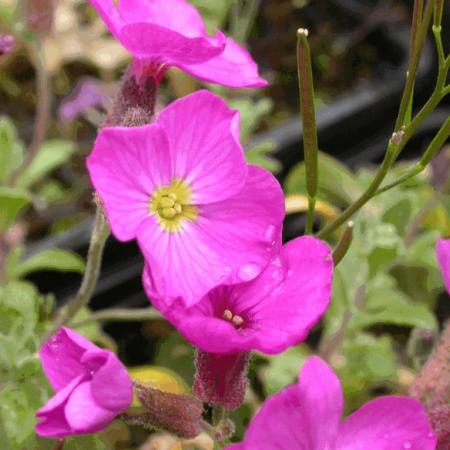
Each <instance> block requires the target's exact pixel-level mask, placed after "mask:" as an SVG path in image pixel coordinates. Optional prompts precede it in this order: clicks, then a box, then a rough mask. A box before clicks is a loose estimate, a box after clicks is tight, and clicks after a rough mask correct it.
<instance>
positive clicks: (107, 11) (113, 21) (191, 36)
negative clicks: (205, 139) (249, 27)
mask: <svg viewBox="0 0 450 450" xmlns="http://www.w3.org/2000/svg"><path fill="white" fill-rule="evenodd" d="M89 2H90V4H91V5H92V6H93V7H94V8H95V9H96V10H97V11H98V13H99V14H100V16H101V17H102V19H103V20H104V21H105V23H106V25H107V26H108V28H109V30H110V31H111V33H112V34H113V35H114V36H115V38H116V39H117V40H119V41H120V42H121V44H122V45H123V46H124V47H125V48H126V49H127V50H128V51H129V52H130V53H131V54H132V55H133V69H134V72H135V75H136V77H137V78H138V80H143V79H145V78H147V77H149V76H151V77H153V78H154V79H155V80H156V81H157V82H159V80H160V79H161V78H162V76H163V75H164V73H165V72H166V70H167V68H168V67H170V66H176V67H178V68H180V69H182V70H184V71H185V72H187V73H189V74H191V75H193V76H194V77H197V78H199V79H201V80H203V81H207V82H210V83H218V84H222V85H224V86H230V87H262V86H266V85H267V82H266V81H265V80H263V79H262V78H260V77H259V75H258V67H257V65H256V64H255V62H254V61H253V59H252V57H251V56H250V54H249V53H248V52H247V51H246V50H245V49H243V48H242V47H240V46H239V45H238V44H237V43H236V42H234V41H233V40H232V39H230V38H227V37H226V36H224V35H223V34H222V33H221V32H220V31H217V32H216V35H215V36H214V37H210V36H208V35H207V33H206V29H205V25H204V23H203V20H202V18H201V16H200V14H199V13H198V11H197V10H196V9H195V8H194V7H193V6H192V5H190V4H189V3H188V2H187V1H186V0H121V1H120V2H119V6H118V7H116V6H115V4H114V1H113V0H89Z"/></svg>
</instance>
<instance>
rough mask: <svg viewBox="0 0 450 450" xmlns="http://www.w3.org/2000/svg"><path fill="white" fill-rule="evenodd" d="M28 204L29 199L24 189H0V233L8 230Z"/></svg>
mask: <svg viewBox="0 0 450 450" xmlns="http://www.w3.org/2000/svg"><path fill="white" fill-rule="evenodd" d="M30 203H31V197H30V195H29V193H28V192H27V191H25V190H24V189H17V188H8V187H0V231H5V230H6V229H7V228H9V227H10V226H11V225H12V224H13V223H14V221H15V219H16V217H17V215H18V214H19V213H20V212H21V211H22V210H23V209H24V208H25V207H26V206H28V205H29V204H30Z"/></svg>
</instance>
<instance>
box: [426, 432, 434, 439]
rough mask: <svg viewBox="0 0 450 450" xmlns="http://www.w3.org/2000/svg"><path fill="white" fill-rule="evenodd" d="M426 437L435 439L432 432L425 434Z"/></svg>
mask: <svg viewBox="0 0 450 450" xmlns="http://www.w3.org/2000/svg"><path fill="white" fill-rule="evenodd" d="M427 437H428V438H429V439H434V438H435V436H434V433H433V432H432V431H430V432H429V433H428V434H427Z"/></svg>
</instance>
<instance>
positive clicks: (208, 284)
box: [87, 91, 284, 305]
mask: <svg viewBox="0 0 450 450" xmlns="http://www.w3.org/2000/svg"><path fill="white" fill-rule="evenodd" d="M87 165H88V169H89V173H90V176H91V180H92V183H93V185H94V186H95V189H96V190H97V192H98V194H99V195H100V198H101V200H102V202H103V204H104V208H105V211H106V215H107V217H108V221H109V224H110V226H111V230H112V232H113V234H114V235H115V236H116V237H117V238H118V239H119V240H121V241H127V240H131V239H135V238H137V239H138V242H139V245H140V247H141V249H142V251H143V253H144V256H145V258H146V261H147V263H148V264H147V266H148V270H147V275H148V289H149V292H150V293H151V296H152V298H160V299H162V300H163V301H164V302H166V303H168V304H170V303H171V302H173V301H174V300H175V299H182V301H183V302H185V303H186V304H187V305H193V304H194V303H195V302H197V301H198V300H199V299H200V298H201V297H203V296H204V295H205V294H206V293H207V292H208V291H209V290H210V289H212V288H214V287H216V286H218V285H220V284H232V283H236V282H242V281H248V280H251V279H253V278H255V277H256V276H258V275H259V273H260V272H261V271H262V270H263V269H264V267H265V266H266V265H267V264H268V263H269V261H270V259H271V258H272V256H273V255H274V254H275V252H276V251H277V249H276V243H277V242H279V241H280V235H281V226H282V221H283V217H284V196H283V192H282V190H281V188H280V185H279V183H278V182H277V181H276V180H275V178H274V177H273V176H272V175H271V174H270V173H269V172H268V171H266V170H264V169H261V168H258V167H254V166H249V165H247V164H246V162H245V160H244V154H243V150H242V147H241V146H240V144H239V113H238V112H237V111H234V110H230V109H229V108H228V107H227V105H226V104H225V103H224V102H223V100H221V99H220V98H219V97H217V96H216V95H214V94H211V93H210V92H208V91H199V92H196V93H194V94H192V95H189V96H187V97H184V98H182V99H180V100H177V101H175V102H174V103H172V104H171V105H170V106H169V107H167V108H166V109H164V110H163V111H162V112H161V113H160V114H159V116H158V119H157V120H156V123H154V124H150V125H145V126H142V127H133V128H119V127H118V128H106V129H104V130H102V131H101V132H100V134H99V137H98V139H97V141H96V143H95V146H94V149H93V151H92V154H91V155H90V156H89V158H88V161H87Z"/></svg>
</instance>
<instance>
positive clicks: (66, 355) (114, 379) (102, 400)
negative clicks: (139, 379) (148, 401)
mask: <svg viewBox="0 0 450 450" xmlns="http://www.w3.org/2000/svg"><path fill="white" fill-rule="evenodd" d="M39 356H40V358H41V361H42V365H43V367H44V371H45V373H46V375H47V378H48V380H49V382H50V384H51V385H52V387H53V389H55V391H56V395H55V396H54V397H52V398H51V399H50V400H49V401H48V402H47V403H46V404H45V405H44V406H43V407H42V408H41V409H39V410H38V411H37V413H36V416H37V417H38V419H39V420H40V422H39V423H38V424H37V425H36V433H37V434H39V435H40V436H43V437H52V438H62V437H65V436H71V435H76V434H86V433H96V432H98V431H101V430H102V429H104V428H105V427H106V426H107V425H108V424H109V423H110V422H111V421H112V420H113V419H114V418H115V417H116V416H117V415H118V414H119V413H120V412H122V411H123V410H124V409H126V408H128V407H129V406H130V405H131V402H132V399H133V385H132V382H131V379H130V378H129V376H128V374H127V371H126V369H125V367H124V366H123V365H122V363H121V362H120V361H119V360H118V358H117V356H116V355H115V354H114V353H112V352H110V351H108V350H103V349H100V348H99V347H97V346H95V345H94V344H92V343H91V342H89V341H88V340H87V339H85V338H83V337H82V336H80V335H79V334H77V333H75V332H74V331H72V330H69V329H68V328H61V329H60V331H59V332H58V333H56V334H55V335H54V336H53V337H51V338H50V339H49V340H48V341H47V342H46V343H45V344H44V345H43V346H42V348H41V350H40V352H39Z"/></svg>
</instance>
